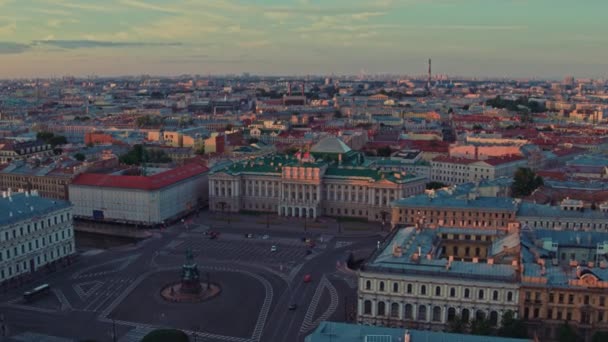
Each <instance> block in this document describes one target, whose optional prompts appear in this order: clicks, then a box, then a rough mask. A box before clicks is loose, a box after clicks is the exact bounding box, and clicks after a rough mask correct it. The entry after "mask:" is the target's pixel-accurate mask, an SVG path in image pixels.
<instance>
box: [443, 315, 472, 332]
mask: <svg viewBox="0 0 608 342" xmlns="http://www.w3.org/2000/svg"><path fill="white" fill-rule="evenodd" d="M468 328H469V322H468V321H466V320H464V319H462V317H461V316H459V315H458V316H455V317H454V319H452V320H451V321H450V322H449V323H448V331H449V332H452V333H457V334H462V333H464V332H466V331H467V330H468Z"/></svg>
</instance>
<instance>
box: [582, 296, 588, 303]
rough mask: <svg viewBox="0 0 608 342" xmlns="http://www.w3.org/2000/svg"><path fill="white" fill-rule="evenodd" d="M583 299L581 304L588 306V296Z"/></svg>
mask: <svg viewBox="0 0 608 342" xmlns="http://www.w3.org/2000/svg"><path fill="white" fill-rule="evenodd" d="M584 298H585V299H584V301H583V304H585V305H589V296H587V295H586V296H585V297H584Z"/></svg>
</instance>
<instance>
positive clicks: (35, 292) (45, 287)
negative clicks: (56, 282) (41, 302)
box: [23, 284, 51, 302]
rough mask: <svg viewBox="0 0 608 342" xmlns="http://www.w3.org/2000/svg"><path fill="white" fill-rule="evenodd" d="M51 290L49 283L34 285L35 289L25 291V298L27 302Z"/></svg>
mask: <svg viewBox="0 0 608 342" xmlns="http://www.w3.org/2000/svg"><path fill="white" fill-rule="evenodd" d="M50 290H51V287H50V286H49V284H42V285H40V286H36V287H34V288H33V289H31V290H29V291H25V292H24V293H23V299H24V300H25V301H26V302H31V301H32V300H34V299H35V298H36V297H39V296H43V295H45V294H47V293H49V291H50Z"/></svg>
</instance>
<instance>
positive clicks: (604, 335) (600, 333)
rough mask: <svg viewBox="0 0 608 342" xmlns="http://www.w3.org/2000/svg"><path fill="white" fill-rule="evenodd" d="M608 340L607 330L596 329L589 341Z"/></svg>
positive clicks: (604, 341) (603, 341)
mask: <svg viewBox="0 0 608 342" xmlns="http://www.w3.org/2000/svg"><path fill="white" fill-rule="evenodd" d="M606 341H608V332H606V331H598V332H596V333H595V334H593V338H591V342H606Z"/></svg>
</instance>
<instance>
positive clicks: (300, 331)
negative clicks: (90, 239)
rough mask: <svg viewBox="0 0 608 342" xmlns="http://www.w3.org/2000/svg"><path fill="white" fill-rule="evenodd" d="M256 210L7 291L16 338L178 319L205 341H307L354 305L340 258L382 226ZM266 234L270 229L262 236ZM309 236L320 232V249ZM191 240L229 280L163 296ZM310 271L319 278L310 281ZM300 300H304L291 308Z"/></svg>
mask: <svg viewBox="0 0 608 342" xmlns="http://www.w3.org/2000/svg"><path fill="white" fill-rule="evenodd" d="M247 220H248V219H247V218H246V217H245V218H244V219H241V220H240V221H238V223H237V222H234V224H230V225H228V224H227V223H224V224H217V222H211V221H209V220H208V217H206V216H204V215H203V216H202V217H199V218H195V219H194V220H193V222H191V223H190V224H189V225H188V228H186V227H185V226H184V225H182V224H177V225H175V226H173V227H170V228H169V229H166V230H163V231H157V232H155V233H154V234H153V237H152V238H149V239H147V240H144V241H142V242H140V243H138V244H137V245H130V246H124V247H119V248H114V249H111V250H99V251H95V250H93V251H87V252H84V253H82V254H81V255H80V257H79V258H78V262H77V263H75V264H74V265H72V266H70V267H69V268H67V269H64V270H61V271H58V272H57V273H54V274H51V275H49V276H47V277H44V278H41V279H38V280H36V281H35V282H33V283H30V284H27V285H25V286H23V287H22V288H20V289H16V290H13V291H10V292H8V293H5V294H2V295H1V296H0V314H3V315H4V320H5V325H6V326H7V328H8V335H9V336H13V337H14V338H13V339H12V340H14V341H17V340H20V341H35V340H47V341H52V339H51V337H50V336H54V337H57V338H58V339H55V341H69V340H79V339H87V338H93V339H96V340H101V341H111V340H112V338H113V337H114V336H113V335H114V334H115V335H116V340H118V341H125V342H126V341H138V340H139V339H140V338H141V337H142V336H143V335H145V333H147V332H148V331H150V330H152V329H154V328H157V327H176V328H180V329H183V330H186V331H188V332H189V333H191V334H196V335H197V336H200V337H204V338H205V339H204V340H205V341H243V342H246V341H273V342H274V341H302V340H303V339H304V337H305V336H306V335H307V334H308V333H310V331H312V330H313V329H314V327H315V326H316V325H317V324H318V323H319V322H320V320H326V319H331V320H337V321H342V320H344V319H345V314H346V313H347V312H352V307H353V305H354V303H355V301H356V289H355V286H356V283H355V279H354V276H353V275H352V274H348V273H345V272H341V271H339V270H337V268H336V262H337V261H339V260H342V259H343V258H344V255H345V253H346V252H347V251H348V250H360V249H371V248H373V247H374V246H375V245H376V241H377V240H378V239H380V236H379V235H378V236H376V235H375V233H374V232H372V233H368V234H367V236H366V235H365V234H359V236H352V237H347V236H339V237H336V236H335V235H332V234H328V233H327V232H324V231H312V230H307V231H306V232H304V231H303V230H298V229H293V227H289V228H286V229H285V230H284V231H283V230H281V228H280V226H276V225H275V226H273V227H272V229H268V230H266V229H263V228H261V229H260V227H259V225H257V226H256V227H255V228H253V225H252V227H251V228H249V227H248V223H247ZM210 225H211V226H212V229H214V230H217V231H220V236H219V238H218V239H215V240H210V239H208V237H207V236H205V235H204V233H203V231H204V230H205V228H206V227H208V226H210ZM245 233H254V234H256V237H254V238H252V239H249V238H246V237H245V236H244V235H245ZM265 234H268V235H269V238H268V239H262V238H261V236H262V235H265ZM303 236H307V237H310V238H315V239H316V244H317V246H316V247H315V248H314V250H313V253H312V254H311V255H307V253H306V249H307V247H305V246H304V243H303V242H302V241H301V238H302V237H303ZM272 246H276V249H277V250H276V251H271V247H272ZM186 250H190V251H192V252H193V253H194V255H195V261H196V262H197V263H198V264H199V265H200V271H201V279H202V280H205V277H206V274H207V273H209V274H210V277H211V278H212V281H214V282H217V283H218V284H220V285H221V286H222V287H223V290H222V293H221V294H220V296H218V297H217V298H215V299H212V300H210V301H209V302H208V303H202V304H200V305H199V304H186V305H183V304H178V303H166V302H164V301H163V300H162V299H160V297H159V292H160V287H162V285H163V284H166V283H169V282H172V281H179V270H180V267H181V265H182V263H183V262H184V260H185V258H184V256H185V254H186ZM306 274H309V275H310V276H311V278H312V281H311V282H310V283H304V282H303V278H304V275H306ZM40 283H49V284H50V285H51V287H52V289H53V292H52V293H51V294H49V296H50V298H41V299H40V300H39V301H36V302H34V303H32V304H26V303H23V302H22V300H21V294H22V293H23V292H24V291H25V290H27V289H29V288H31V287H34V286H36V285H38V284H40ZM292 303H296V304H297V305H298V307H297V309H296V310H289V309H288V308H289V305H290V304H292ZM235 322H236V323H240V324H239V329H234V326H235ZM61 338H65V340H62V339H61ZM9 341H10V339H9Z"/></svg>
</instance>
